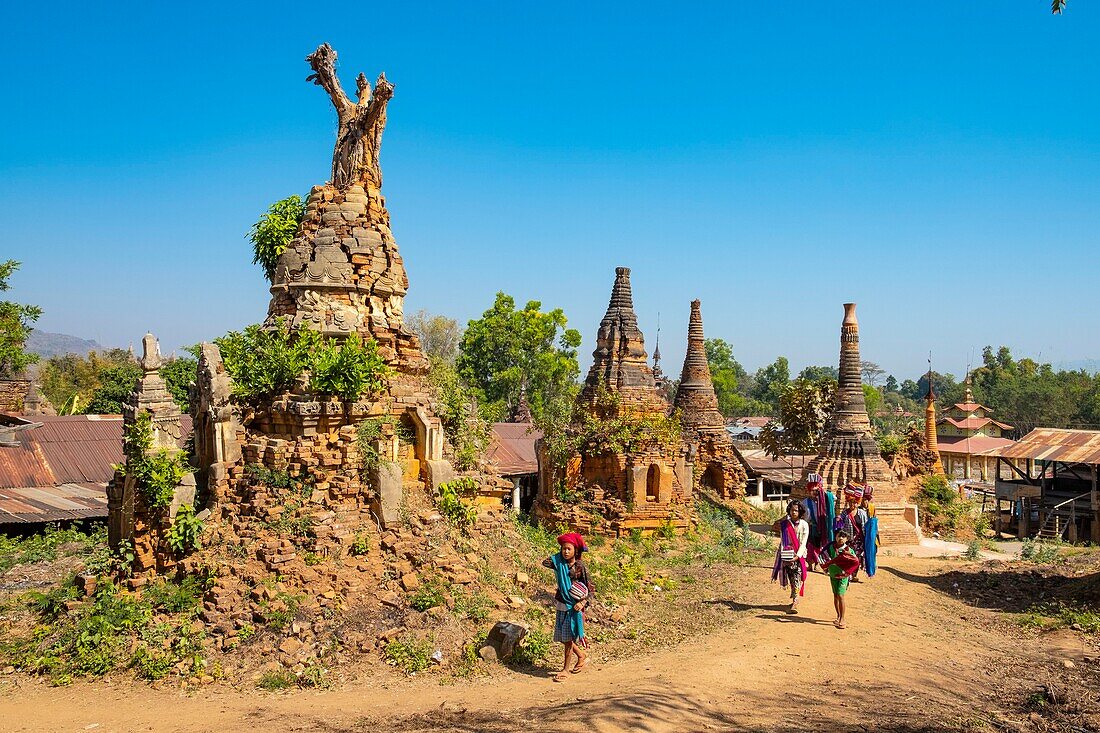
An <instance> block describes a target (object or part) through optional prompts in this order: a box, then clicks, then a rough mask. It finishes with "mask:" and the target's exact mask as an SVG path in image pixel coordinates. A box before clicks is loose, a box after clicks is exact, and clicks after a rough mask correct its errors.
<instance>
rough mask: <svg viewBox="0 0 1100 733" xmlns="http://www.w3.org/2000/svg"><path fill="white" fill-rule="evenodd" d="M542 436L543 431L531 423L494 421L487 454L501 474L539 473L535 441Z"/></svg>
mask: <svg viewBox="0 0 1100 733" xmlns="http://www.w3.org/2000/svg"><path fill="white" fill-rule="evenodd" d="M541 437H542V431H541V430H538V429H537V428H535V426H534V425H532V424H531V423H522V422H518V423H517V422H498V423H493V434H492V435H491V436H490V437H489V448H488V450H487V451H486V452H485V456H486V458H487V459H488V460H489V462H490V463H492V464H493V466H495V467H496V469H497V471H498V472H499V473H500V475H501V476H519V475H522V474H527V473H538V470H539V464H538V458H537V457H536V455H535V441H536V440H538V439H539V438H541Z"/></svg>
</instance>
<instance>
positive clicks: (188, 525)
mask: <svg viewBox="0 0 1100 733" xmlns="http://www.w3.org/2000/svg"><path fill="white" fill-rule="evenodd" d="M168 545H169V546H170V547H171V548H172V550H173V551H174V552H175V553H176V554H177V555H186V554H188V553H190V552H194V551H196V550H199V549H202V520H200V519H199V518H198V517H196V516H195V509H194V507H192V506H191V505H190V504H183V505H181V506H180V508H179V509H178V510H176V518H175V520H173V522H172V528H171V529H170V530H168Z"/></svg>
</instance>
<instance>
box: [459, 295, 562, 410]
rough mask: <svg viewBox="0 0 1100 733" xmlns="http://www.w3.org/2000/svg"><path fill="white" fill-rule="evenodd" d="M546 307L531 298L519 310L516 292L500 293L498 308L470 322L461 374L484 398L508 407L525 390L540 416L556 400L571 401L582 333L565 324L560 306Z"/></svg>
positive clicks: (495, 307)
mask: <svg viewBox="0 0 1100 733" xmlns="http://www.w3.org/2000/svg"><path fill="white" fill-rule="evenodd" d="M541 308H542V303H540V302H539V301H537V300H532V301H529V302H528V303H527V305H525V306H524V307H523V309H522V310H516V302H515V300H514V299H513V298H512V296H510V295H506V294H504V293H502V292H501V293H497V296H496V301H495V302H494V303H493V306H492V307H491V308H489V310H487V311H485V312H484V313H483V314H482V316H481V318H479V319H477V320H473V321H470V322H469V323H468V324H467V326H466V332H465V333H464V334H463V335H462V342H461V347H460V353H459V356H458V359H457V360H456V361H455V367H456V368H457V370H458V374H459V376H460V377H461V378H462V379H463V380H465V381H466V383H467V384H469V385H470V386H471V387H473V388H474V389H476V390H477V391H478V392H479V394H480V396H481V398H482V399H483V400H484V401H486V402H489V403H503V405H504V406H505V408H506V411H511V410H512V409H514V408H515V406H516V405H517V404H518V402H519V397H520V392H521V390H524V389H525V390H526V394H527V400H528V403H529V404H530V406H531V411H532V414H533V415H534V416H535V417H538V416H539V415H540V414H541V413H542V411H543V410H544V409H545V407H546V406H547V404H548V403H550V402H551V401H555V400H563V399H570V398H571V396H572V395H573V394H574V393H575V390H576V384H577V376H578V375H579V374H580V367H579V365H578V364H577V347H578V346H580V344H581V335H580V333H579V332H578V331H577V330H576V329H572V328H566V324H567V320H566V317H565V313H564V312H562V310H561V308H555V309H554V310H552V311H549V312H547V313H543V312H542V311H541V310H540V309H541Z"/></svg>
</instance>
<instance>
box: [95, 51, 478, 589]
mask: <svg viewBox="0 0 1100 733" xmlns="http://www.w3.org/2000/svg"><path fill="white" fill-rule="evenodd" d="M306 60H307V62H308V63H309V64H310V67H311V68H312V69H313V72H314V73H313V74H312V75H311V76H310V77H309V80H310V81H313V82H314V83H315V84H317V85H319V86H321V87H322V88H323V89H324V90H325V91H326V92H327V93H328V96H329V98H330V99H331V101H332V103H333V105H334V106H335V108H336V112H337V116H338V119H339V130H338V133H337V141H336V147H335V150H334V153H333V162H332V180H331V181H329V182H328V183H326V184H324V185H321V186H315V187H313V189H312V190H311V192H310V195H309V198H308V200H307V202H306V208H305V214H304V217H303V219H302V221H301V223H300V224H299V227H298V229H297V232H296V234H295V236H294V238H293V240H292V241H291V242H290V244H289V245H288V246H287V248H286V249H285V250H284V251H283V253H282V254H281V255H280V257H279V259H278V262H277V266H276V267H275V269H274V271H273V272H272V273H269V275H270V278H271V302H270V305H269V308H268V315H267V319H266V321H265V323H264V326H265V328H269V329H270V328H276V327H277V326H278V325H279V322H280V321H282V322H283V323H286V324H288V325H289V326H291V327H292V328H308V329H313V330H316V331H320V332H321V333H322V334H323V335H325V336H326V337H328V338H335V339H342V338H347V337H350V336H352V335H358V336H360V337H361V338H363V339H364V340H367V339H374V340H375V341H376V342H377V344H378V349H379V353H380V354H381V356H382V357H383V359H384V360H385V362H386V364H387V365H388V366H389V367H390V368H391V369H392V370H393V371H392V374H391V375H390V376H389V378H388V380H387V383H386V386H385V388H384V390H383V391H382V392H381V393H380V394H372V395H370V396H369V397H363V398H361V399H359V400H355V401H344V400H341V399H340V398H338V397H335V396H328V395H321V394H317V393H314V392H313V391H311V389H310V387H309V380H308V379H307V378H305V377H304V376H303V378H300V379H299V380H298V382H297V383H296V385H295V386H294V387H293V388H292V389H290V390H288V391H286V392H284V393H282V394H277V395H275V396H274V397H272V398H268V399H263V400H259V401H252V402H250V403H249V404H247V405H242V404H239V403H238V402H236V401H235V400H234V398H233V396H232V395H233V388H232V381H231V379H230V376H229V374H228V373H227V371H226V368H225V364H224V362H223V360H222V356H221V353H220V351H219V349H218V347H217V346H216V345H213V344H202V346H201V351H200V355H199V364H198V374H197V380H196V384H195V385H194V387H193V388H192V395H191V412H192V415H193V416H194V437H195V451H194V454H195V455H194V457H193V464H194V466H195V468H196V472H195V477H196V478H197V480H198V484H199V493H200V495H201V496H202V498H203V501H202V503H203V505H204V507H205V509H206V510H208V513H209V515H210V516H211V517H212V518H213V519H215V520H221V521H222V523H223V526H226V525H227V529H226V531H227V532H229V534H230V535H236V536H239V537H240V538H241V540H242V541H245V542H257V541H258V539H259V538H260V537H262V536H263V531H262V527H261V525H262V524H263V523H264V522H267V523H270V522H273V521H275V520H276V519H278V517H280V516H281V512H282V511H283V505H282V498H281V497H280V496H279V495H278V491H275V490H273V489H272V487H271V486H268V485H265V483H264V482H262V481H257V480H256V479H255V474H256V471H255V470H254V468H255V467H259V468H261V469H264V470H268V471H275V472H280V473H285V474H286V475H289V476H291V477H298V476H301V477H308V482H309V484H310V485H311V486H312V492H311V495H310V497H309V501H308V503H307V505H306V506H305V507H303V508H300V509H299V510H297V511H299V512H304V511H306V510H307V509H309V510H310V511H317V510H325V511H329V512H335V513H337V514H339V515H341V516H343V517H344V519H343V521H342V528H341V529H339V530H335V529H333V530H332V531H328V530H323V529H322V530H321V531H315V532H314V534H315V535H316V538H315V539H314V540H312V541H311V544H312V546H313V549H312V550H311V551H312V552H313V553H315V554H324V555H325V556H330V555H336V556H340V555H342V554H345V553H346V551H347V545H348V543H349V542H350V541H351V539H352V529H354V527H356V526H359V525H364V526H366V525H373V526H376V527H377V526H380V527H382V528H385V527H387V526H392V524H393V523H395V522H397V521H398V520H399V518H400V512H401V507H402V506H403V504H404V499H405V496H406V493H407V491H408V489H409V488H410V487H424V486H426V487H428V489H429V490H430V491H434V490H435V489H436V488H437V487H438V486H439V484H440V483H442V482H444V481H448V480H450V479H452V478H454V477H455V472H454V469H453V467H452V465H451V463H450V462H449V461H448V460H447V456H448V455H449V454H450V447H449V445H448V444H447V442H446V440H445V438H444V434H443V429H442V425H441V422H440V420H439V418H438V417H437V415H436V413H435V411H434V392H433V390H432V389H431V387H430V386H429V384H428V382H427V379H426V372H427V369H428V362H427V360H426V359H425V357H424V355H423V354H422V352H421V349H420V343H419V340H418V338H417V337H416V336H415V335H414V334H412V333H411V332H409V331H408V330H407V329H406V328H405V325H404V315H403V307H404V296H405V294H406V292H407V289H408V285H409V281H408V277H407V275H406V273H405V268H404V264H403V263H402V260H401V255H400V253H399V252H398V249H397V244H396V242H395V240H394V237H393V234H392V232H391V230H390V217H389V213H388V211H387V210H386V205H385V199H384V198H383V196H382V192H381V186H382V173H381V168H380V166H379V153H380V148H381V142H382V133H383V130H384V127H385V124H386V106H387V103H388V102H389V100H390V99H391V98H392V96H393V85H392V84H390V83H389V82H388V81H387V80H386V78H385V75H380V76H379V77H378V80H377V82H376V83H375V85H374V89H373V90H372V89H371V85H370V84H369V83H368V82H367V80H366V78H365V77H364V76H363V75H362V74H360V75H359V77H358V79H357V95H356V100H355V101H354V102H353V101H352V100H351V99H349V98H348V97H347V95H346V94H345V93H344V91H343V89H342V88H341V86H340V82H339V80H338V79H337V77H336V72H335V63H336V53H335V51H333V50H332V48H331V47H330V46H328V44H323V45H322V46H320V47H319V48H318V49H317V50H316V51H315V52H314V53H312V54H310V56H308V57H307V59H306ZM146 371H147V373H146V377H145V379H144V380H143V384H144V382H148V381H149V380H154V381H155V380H156V379H159V377H157V376H156V374H155V371H154V372H151V373H150V371H149V370H148V369H147V370H146ZM142 391H144V392H149V390H148V389H146V388H144V387H143V388H142V390H139V394H138V395H137V396H136V398H141V393H142ZM157 394H160V392H157ZM141 399H144V398H141ZM161 402H164V404H159V403H158V404H156V405H144V403H142V404H136V405H135V406H134V410H144V411H148V412H151V413H152V414H153V422H154V427H155V426H156V425H157V424H158V423H160V422H164V423H165V424H168V422H172V420H173V419H174V420H175V423H178V410H176V411H175V413H174V414H170V413H171V412H172V409H174V403H172V404H171V405H169V404H168V403H169V402H171V398H170V396H169V397H167V401H164V400H161ZM367 420H371V421H374V422H376V423H377V424H378V430H377V431H376V432H377V435H373V437H371V438H370V439H369V441H368V443H367V444H365V443H364V442H363V440H362V439H361V438H360V436H359V432H358V428H359V426H360V424H361V423H363V422H364V421H367ZM175 423H174V424H175ZM364 450H366V451H368V452H369V453H370V454H372V455H373V456H374V457H375V459H374V460H371V461H369V465H367V464H366V463H364V455H363V452H364ZM246 468H247V470H246ZM481 478H484V479H485V481H484V482H479V483H482V484H483V486H484V485H488V486H490V487H491V486H492V485H493V481H494V479H495V477H491V476H486V477H481ZM122 488H123V487H122V486H121V485H120V486H119V490H118V492H117V493H118V494H119V496H118V498H117V501H114V502H113V503H112V511H113V512H114V514H113V517H114V518H113V520H112V527H114V528H115V529H114V532H113V536H112V546H116V545H117V541H118V539H120V538H125V539H131V540H133V541H134V542H135V544H137V545H138V546H139V547H142V548H143V549H147V550H149V552H143V553H141V554H140V557H139V558H138V562H137V563H136V566H137V567H136V569H137V570H138V571H139V572H141V571H146V570H157V571H161V570H164V569H165V568H167V567H169V566H170V565H171V563H172V559H171V557H170V556H169V553H166V552H164V551H162V548H159V546H158V543H157V542H155V541H149V540H148V539H147V538H146V537H144V536H143V535H148V534H149V532H148V531H144V532H143V528H142V522H141V510H140V507H138V508H137V510H136V511H135V507H134V505H133V502H132V501H127V499H126V498H125V497H124V496H123V493H124V492H123V491H122ZM131 493H132V492H131ZM192 495H193V491H192ZM311 507H312V509H310V508H311ZM167 519H168V520H170V517H168V518H167ZM135 520H137V521H136V522H135ZM161 521H162V522H163V521H165V518H161ZM258 527H260V529H258ZM162 529H163V526H162ZM299 549H300V548H299ZM258 552H259V554H260V556H261V557H262V559H263V561H264V562H265V563H266V564H267V565H268V566H269V568H270V569H271V570H272V571H273V572H274V571H276V570H278V571H279V572H287V571H288V570H289V569H291V568H295V569H296V564H298V563H301V559H300V556H299V554H298V553H299V550H296V549H295V548H294V547H291V546H290V543H288V542H287V541H285V540H283V541H279V542H275V543H273V544H270V546H268V545H264V546H263V547H261V548H259V549H258ZM296 558H297V559H296ZM300 575H301V574H300ZM308 575H309V573H305V576H308Z"/></svg>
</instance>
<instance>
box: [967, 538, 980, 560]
mask: <svg viewBox="0 0 1100 733" xmlns="http://www.w3.org/2000/svg"><path fill="white" fill-rule="evenodd" d="M981 549H982V543H981V542H979V541H978V540H972V541H971V542H970V544H969V545H967V546H966V552H964V553H963V557H964V558H965V559H967V560H971V561H973V560H980V559H981V557H982V555H981Z"/></svg>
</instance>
